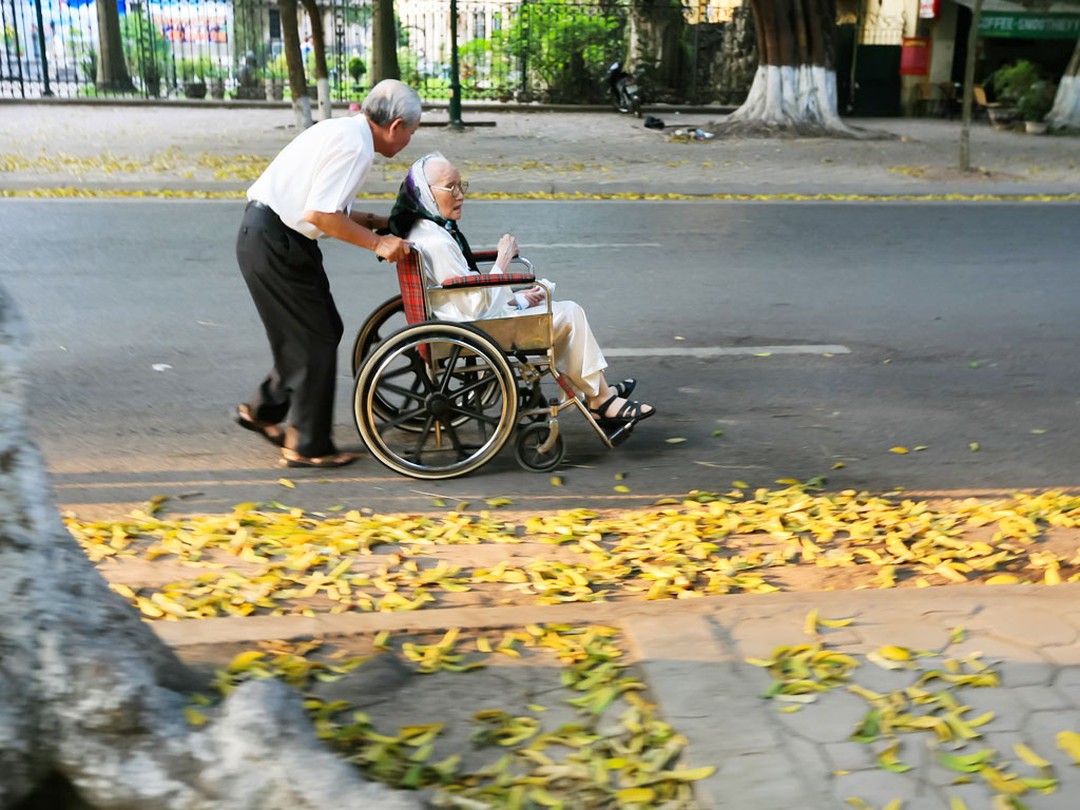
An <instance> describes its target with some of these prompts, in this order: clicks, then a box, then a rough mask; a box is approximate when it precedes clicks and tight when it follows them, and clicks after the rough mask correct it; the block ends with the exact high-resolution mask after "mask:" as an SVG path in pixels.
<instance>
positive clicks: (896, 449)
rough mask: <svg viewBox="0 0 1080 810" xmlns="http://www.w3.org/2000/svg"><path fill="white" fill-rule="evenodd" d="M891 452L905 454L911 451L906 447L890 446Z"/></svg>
mask: <svg viewBox="0 0 1080 810" xmlns="http://www.w3.org/2000/svg"><path fill="white" fill-rule="evenodd" d="M889 452H890V453H897V454H899V455H904V454H905V453H908V452H910V451H909V450H908V449H907V448H906V447H890V448H889Z"/></svg>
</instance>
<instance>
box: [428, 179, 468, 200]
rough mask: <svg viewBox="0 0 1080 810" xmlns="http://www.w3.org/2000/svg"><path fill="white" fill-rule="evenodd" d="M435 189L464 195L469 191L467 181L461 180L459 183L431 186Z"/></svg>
mask: <svg viewBox="0 0 1080 810" xmlns="http://www.w3.org/2000/svg"><path fill="white" fill-rule="evenodd" d="M431 188H432V189H433V190H435V191H449V192H450V193H451V194H460V195H461V196H462V197H464V196H465V195H466V194H468V193H469V181H468V180H462V181H461V182H460V183H451V184H450V185H449V186H432V187H431Z"/></svg>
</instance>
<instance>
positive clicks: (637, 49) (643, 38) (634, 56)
mask: <svg viewBox="0 0 1080 810" xmlns="http://www.w3.org/2000/svg"><path fill="white" fill-rule="evenodd" d="M685 25H686V19H685V17H683V10H682V4H681V2H680V0H634V4H633V6H632V8H631V13H630V53H629V54H628V55H627V64H626V69H627V70H631V71H632V70H634V69H635V68H644V69H645V78H646V80H647V81H648V83H649V88H650V90H649V94H650V99H649V100H650V101H654V100H660V99H657V98H652V96H657V95H660V96H662V95H673V96H676V97H677V96H679V95H680V94H679V93H677V92H676V91H679V90H680V88H681V87H682V86H683V84H684V82H685V79H686V76H685V75H684V67H685V65H684V62H685V60H684V59H683V50H682V34H683V28H684V27H685ZM665 89H666V90H668V93H667V94H665V93H664V92H663V91H664V90H665ZM683 95H684V94H683Z"/></svg>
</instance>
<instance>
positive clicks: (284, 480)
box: [277, 478, 296, 489]
mask: <svg viewBox="0 0 1080 810" xmlns="http://www.w3.org/2000/svg"><path fill="white" fill-rule="evenodd" d="M277 482H278V483H279V484H281V485H282V486H283V487H287V488H288V489H296V484H294V483H293V482H292V481H290V480H289V479H288V478H279V479H278V480H277Z"/></svg>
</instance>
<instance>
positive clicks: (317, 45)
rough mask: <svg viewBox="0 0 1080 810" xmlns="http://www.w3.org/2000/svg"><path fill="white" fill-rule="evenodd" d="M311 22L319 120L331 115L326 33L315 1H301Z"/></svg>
mask: <svg viewBox="0 0 1080 810" xmlns="http://www.w3.org/2000/svg"><path fill="white" fill-rule="evenodd" d="M301 2H302V3H303V4H304V10H305V11H306V12H307V15H308V19H309V20H311V47H312V50H313V53H314V54H315V86H316V87H317V88H318V90H319V120H320V121H325V120H326V119H327V118H329V117H330V116H332V115H333V111H332V110H331V107H330V73H329V71H327V69H326V33H325V30H324V29H323V18H322V14H321V13H320V11H319V5H318V3H317V2H316V0H301Z"/></svg>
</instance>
